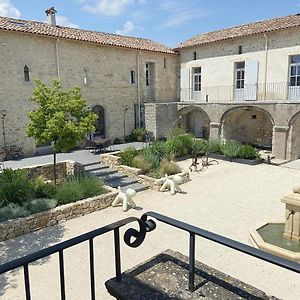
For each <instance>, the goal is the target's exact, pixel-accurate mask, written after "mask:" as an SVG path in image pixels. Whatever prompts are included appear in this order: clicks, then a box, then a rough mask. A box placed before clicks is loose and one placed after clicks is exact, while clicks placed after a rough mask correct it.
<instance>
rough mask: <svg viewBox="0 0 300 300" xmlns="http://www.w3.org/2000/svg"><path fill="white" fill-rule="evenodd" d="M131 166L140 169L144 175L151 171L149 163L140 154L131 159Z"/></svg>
mask: <svg viewBox="0 0 300 300" xmlns="http://www.w3.org/2000/svg"><path fill="white" fill-rule="evenodd" d="M132 166H133V167H135V168H139V169H141V170H142V173H143V174H146V173H148V172H149V171H150V170H151V164H150V162H149V161H148V160H147V159H146V158H145V157H144V156H143V155H142V154H139V155H137V156H136V157H135V158H134V159H133V161H132Z"/></svg>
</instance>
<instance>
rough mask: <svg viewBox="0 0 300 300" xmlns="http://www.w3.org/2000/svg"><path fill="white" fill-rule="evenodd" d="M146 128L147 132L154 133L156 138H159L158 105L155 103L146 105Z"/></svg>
mask: <svg viewBox="0 0 300 300" xmlns="http://www.w3.org/2000/svg"><path fill="white" fill-rule="evenodd" d="M145 127H146V129H147V131H149V132H153V136H154V137H157V117H156V105H155V104H153V103H146V104H145Z"/></svg>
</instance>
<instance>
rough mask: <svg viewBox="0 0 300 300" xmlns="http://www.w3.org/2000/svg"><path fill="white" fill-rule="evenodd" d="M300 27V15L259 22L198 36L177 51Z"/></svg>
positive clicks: (182, 44) (180, 46)
mask: <svg viewBox="0 0 300 300" xmlns="http://www.w3.org/2000/svg"><path fill="white" fill-rule="evenodd" d="M298 26H300V14H296V15H290V16H287V17H280V18H275V19H271V20H264V21H258V22H255V23H249V24H244V25H240V26H235V27H230V28H226V29H222V30H217V31H212V32H207V33H203V34H199V35H196V36H194V37H192V38H191V39H189V40H187V41H185V42H183V43H181V44H179V45H178V47H177V48H176V49H182V48H188V47H194V46H199V45H204V44H209V43H214V42H219V41H224V40H229V39H234V38H239V37H246V36H250V35H254V34H259V33H267V32H272V31H276V30H283V29H288V28H294V27H298Z"/></svg>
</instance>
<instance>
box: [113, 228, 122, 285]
mask: <svg viewBox="0 0 300 300" xmlns="http://www.w3.org/2000/svg"><path fill="white" fill-rule="evenodd" d="M114 240H115V266H116V279H117V282H120V281H121V279H122V278H121V254H120V230H119V228H116V229H114Z"/></svg>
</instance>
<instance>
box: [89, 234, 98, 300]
mask: <svg viewBox="0 0 300 300" xmlns="http://www.w3.org/2000/svg"><path fill="white" fill-rule="evenodd" d="M89 246H90V278H91V299H92V300H95V299H96V293H95V266H94V244H93V239H90V240H89Z"/></svg>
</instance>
